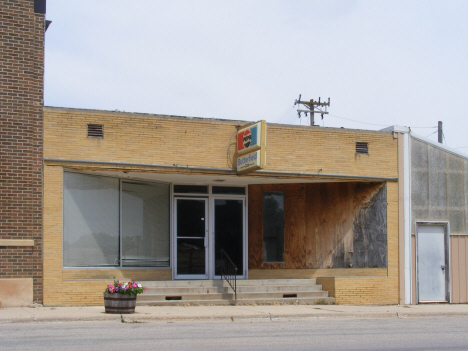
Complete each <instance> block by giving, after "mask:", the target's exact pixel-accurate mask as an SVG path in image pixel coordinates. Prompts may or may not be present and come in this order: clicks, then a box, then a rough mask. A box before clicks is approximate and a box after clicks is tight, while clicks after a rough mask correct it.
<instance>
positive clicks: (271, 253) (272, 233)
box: [263, 191, 284, 262]
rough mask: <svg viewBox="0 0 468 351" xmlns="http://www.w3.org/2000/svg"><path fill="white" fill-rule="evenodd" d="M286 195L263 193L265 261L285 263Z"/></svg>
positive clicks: (278, 192)
mask: <svg viewBox="0 0 468 351" xmlns="http://www.w3.org/2000/svg"><path fill="white" fill-rule="evenodd" d="M283 252H284V194H283V192H282V191H275V192H264V193H263V261H264V262H283V261H284V258H283Z"/></svg>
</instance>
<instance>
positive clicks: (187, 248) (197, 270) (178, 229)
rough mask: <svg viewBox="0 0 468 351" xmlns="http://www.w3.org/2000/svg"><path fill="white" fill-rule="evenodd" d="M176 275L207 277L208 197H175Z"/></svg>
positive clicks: (181, 276) (190, 277)
mask: <svg viewBox="0 0 468 351" xmlns="http://www.w3.org/2000/svg"><path fill="white" fill-rule="evenodd" d="M174 212H175V233H176V240H175V245H176V248H175V252H176V267H175V268H176V278H177V279H207V278H208V260H207V252H208V236H207V234H208V219H207V218H206V215H207V213H208V200H207V199H200V198H176V199H175V211H174Z"/></svg>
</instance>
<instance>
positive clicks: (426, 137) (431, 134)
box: [426, 130, 438, 138]
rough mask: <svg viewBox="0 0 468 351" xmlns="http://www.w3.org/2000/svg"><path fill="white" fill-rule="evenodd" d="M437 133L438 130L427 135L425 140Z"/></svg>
mask: <svg viewBox="0 0 468 351" xmlns="http://www.w3.org/2000/svg"><path fill="white" fill-rule="evenodd" d="M437 132H438V130H436V131H435V132H434V133H431V134H429V135H427V136H426V138H427V137H430V136H431V135H432V134H435V133H437Z"/></svg>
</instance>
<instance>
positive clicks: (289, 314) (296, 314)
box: [0, 304, 468, 324]
mask: <svg viewBox="0 0 468 351" xmlns="http://www.w3.org/2000/svg"><path fill="white" fill-rule="evenodd" d="M449 316H468V305H449V304H421V305H408V306H394V305H392V306H345V305H268V306H257V305H256V306H187V307H184V306H170V307H162V306H137V307H136V310H135V313H134V314H126V315H119V314H106V313H104V306H90V307H44V306H40V305H36V306H31V307H10V308H0V324H5V323H24V322H53V321H61V322H63V321H112V320H115V321H122V322H128V323H133V322H144V321H166V322H174V321H184V320H192V321H193V320H204V321H210V320H211V321H275V320H292V319H296V320H297V319H310V318H314V319H317V318H334V319H347V318H349V319H356V318H415V317H449Z"/></svg>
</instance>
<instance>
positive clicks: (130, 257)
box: [44, 108, 399, 305]
mask: <svg viewBox="0 0 468 351" xmlns="http://www.w3.org/2000/svg"><path fill="white" fill-rule="evenodd" d="M245 125H248V122H242V121H223V120H213V119H199V118H185V117H174V116H159V115H146V114H130V113H119V112H107V111H94V110H77V109H62V108H45V109H44V126H45V132H44V304H45V305H92V304H101V303H102V301H101V300H102V291H103V290H104V287H105V285H106V284H107V283H108V282H109V281H111V280H112V279H114V278H116V279H132V280H143V281H151V280H193V279H219V278H220V264H221V262H222V261H223V259H222V257H221V255H222V253H223V252H224V253H225V254H227V255H228V256H229V257H230V259H231V260H232V261H233V262H234V263H235V266H236V267H237V269H238V273H237V276H238V279H260V278H261V279H265V278H315V279H317V281H318V282H319V284H321V285H323V287H324V289H326V290H327V291H329V293H330V295H331V296H333V297H335V299H336V302H337V303H371V304H372V303H374V304H377V303H378V304H382V303H383V304H391V303H397V302H398V237H399V226H398V179H397V171H398V164H397V145H398V143H397V140H396V138H395V136H394V135H393V134H392V133H391V132H373V131H358V130H344V129H333V128H326V129H324V128H317V127H315V128H312V127H298V126H286V125H275V124H263V125H261V124H259V133H260V134H258V137H256V136H255V135H254V132H255V131H254V128H250V129H249V131H248V132H245V131H244V129H245V128H244V127H245ZM260 127H261V128H260ZM266 128H268V132H267V134H268V137H267V138H266V135H262V134H261V132H260V129H262V130H264V131H266ZM239 132H241V133H239ZM238 134H241V137H239V136H238ZM239 138H241V139H239ZM239 140H241V141H242V142H243V145H244V146H245V147H246V149H249V147H252V145H254V144H255V143H257V144H258V148H255V147H254V149H253V150H254V151H252V152H248V151H249V150H247V151H245V152H244V153H242V151H239V150H238V147H236V145H239V144H238V143H239ZM262 143H263V145H261V144H262ZM253 153H254V154H255V155H254V156H253V155H252V154H253ZM244 164H246V165H247V166H245V167H246V168H247V169H241V171H240V172H239V165H241V167H243V166H244ZM249 167H251V168H250V169H249ZM252 168H253V169H252ZM84 286H86V293H83V287H84Z"/></svg>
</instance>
